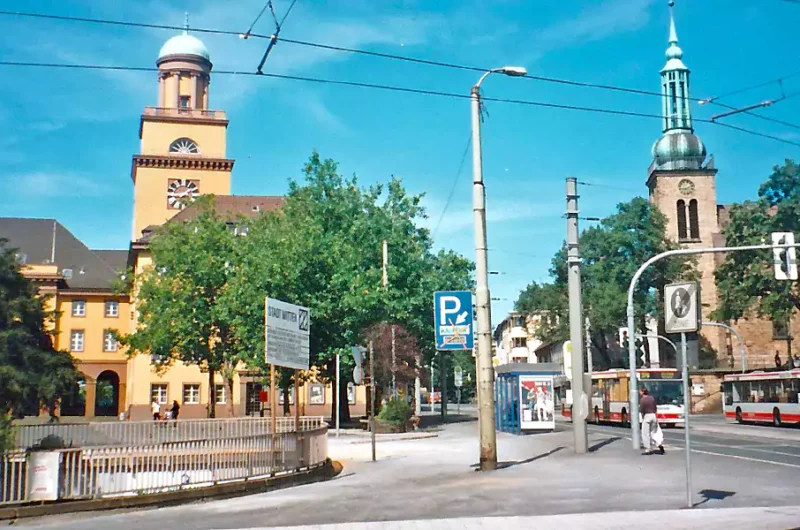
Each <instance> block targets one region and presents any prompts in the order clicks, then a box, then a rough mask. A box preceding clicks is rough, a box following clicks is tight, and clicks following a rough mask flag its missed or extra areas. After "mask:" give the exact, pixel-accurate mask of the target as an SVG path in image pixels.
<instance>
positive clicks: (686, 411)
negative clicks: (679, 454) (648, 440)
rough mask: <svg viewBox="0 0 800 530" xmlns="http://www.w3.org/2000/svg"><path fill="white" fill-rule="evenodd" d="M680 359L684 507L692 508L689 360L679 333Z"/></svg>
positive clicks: (683, 335)
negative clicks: (681, 376)
mask: <svg viewBox="0 0 800 530" xmlns="http://www.w3.org/2000/svg"><path fill="white" fill-rule="evenodd" d="M681 357H683V430H684V432H683V438H684V445H685V446H686V506H687V508H691V507H692V450H691V448H690V446H689V416H690V412H691V408H692V397H691V395H690V394H689V359H688V358H687V355H686V333H681Z"/></svg>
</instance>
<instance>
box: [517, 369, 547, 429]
mask: <svg viewBox="0 0 800 530" xmlns="http://www.w3.org/2000/svg"><path fill="white" fill-rule="evenodd" d="M554 399H555V396H554V395H553V376H552V375H520V376H519V401H520V403H521V404H522V406H521V407H520V414H521V417H520V428H522V429H523V430H525V429H544V430H552V429H555V427H556V424H555V401H554Z"/></svg>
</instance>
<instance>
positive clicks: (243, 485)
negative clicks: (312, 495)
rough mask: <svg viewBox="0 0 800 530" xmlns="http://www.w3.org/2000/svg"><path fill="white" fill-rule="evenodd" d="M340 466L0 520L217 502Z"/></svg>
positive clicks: (310, 479) (330, 474)
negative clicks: (210, 500)
mask: <svg viewBox="0 0 800 530" xmlns="http://www.w3.org/2000/svg"><path fill="white" fill-rule="evenodd" d="M342 469H343V466H342V464H341V463H339V462H336V461H333V460H331V459H328V460H327V461H326V462H325V463H324V464H323V465H321V466H319V467H316V468H314V469H309V470H306V471H301V472H299V473H293V474H291V475H282V476H277V477H271V478H267V479H258V480H249V481H242V482H232V483H228V484H217V485H216V486H208V487H205V488H193V489H185V490H180V491H170V492H166V493H154V494H152V495H137V496H131V497H114V498H108V499H90V500H79V501H60V502H59V501H56V502H52V503H46V504H35V505H31V504H28V505H25V506H14V507H0V521H4V520H13V519H23V518H30V517H44V516H48V515H63V514H67V513H78V512H93V511H101V510H117V509H120V508H143V507H149V506H158V507H162V506H171V505H176V504H185V503H189V502H194V501H198V500H203V499H219V498H227V497H237V496H240V495H249V494H254V493H264V492H268V491H273V490H278V489H284V488H290V487H293V486H302V485H305V484H312V483H314V482H322V481H326V480H330V479H332V478H334V477H336V476H337V475H338V474H339V473H341V472H342Z"/></svg>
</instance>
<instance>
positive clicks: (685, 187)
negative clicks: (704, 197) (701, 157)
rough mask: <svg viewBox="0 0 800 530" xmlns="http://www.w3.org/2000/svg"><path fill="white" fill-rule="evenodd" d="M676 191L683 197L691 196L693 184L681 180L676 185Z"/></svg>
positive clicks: (689, 181)
mask: <svg viewBox="0 0 800 530" xmlns="http://www.w3.org/2000/svg"><path fill="white" fill-rule="evenodd" d="M678 189H679V190H680V192H681V193H682V194H683V195H691V194H692V193H694V182H692V181H691V180H687V179H683V180H682V181H680V182H679V183H678Z"/></svg>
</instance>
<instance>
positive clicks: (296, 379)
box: [294, 370, 300, 432]
mask: <svg viewBox="0 0 800 530" xmlns="http://www.w3.org/2000/svg"><path fill="white" fill-rule="evenodd" d="M294 430H295V432H300V370H295V371H294Z"/></svg>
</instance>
